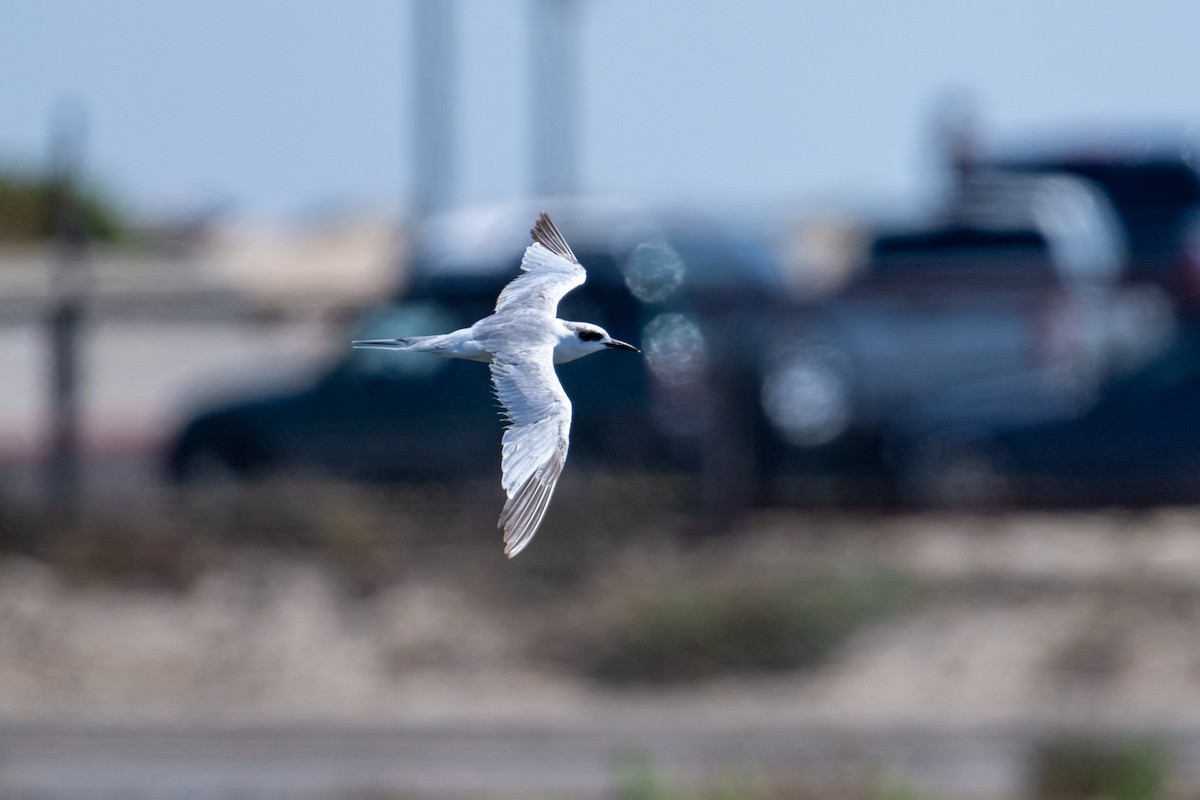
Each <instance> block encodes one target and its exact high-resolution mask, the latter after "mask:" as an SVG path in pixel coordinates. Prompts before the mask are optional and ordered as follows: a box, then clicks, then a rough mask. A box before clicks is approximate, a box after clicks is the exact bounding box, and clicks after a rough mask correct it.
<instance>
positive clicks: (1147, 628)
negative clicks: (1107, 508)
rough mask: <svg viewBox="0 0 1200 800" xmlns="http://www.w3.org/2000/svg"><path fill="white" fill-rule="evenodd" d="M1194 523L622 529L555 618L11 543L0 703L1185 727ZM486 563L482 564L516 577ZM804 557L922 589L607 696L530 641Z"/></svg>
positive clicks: (755, 522)
mask: <svg viewBox="0 0 1200 800" xmlns="http://www.w3.org/2000/svg"><path fill="white" fill-rule="evenodd" d="M1198 530H1200V512H1196V511H1192V510H1161V511H1155V512H1146V513H1140V514H1133V513H1129V512H1113V513H1095V514H1059V515H1053V514H1033V513H1022V514H1012V515H1007V516H1002V517H991V518H979V517H971V516H950V515H929V514H926V515H914V516H904V517H892V518H889V517H869V518H858V517H853V516H834V517H830V516H815V515H811V514H801V513H792V512H772V513H763V514H760V515H758V516H756V517H755V518H753V519H752V520H751V521H750V522H748V523H747V525H746V529H745V532H744V535H743V536H742V537H741V538H739V539H738V540H737V544H733V543H727V542H723V543H715V544H710V545H706V546H701V547H698V548H695V547H694V548H690V549H681V548H678V547H675V546H673V545H670V544H664V543H663V542H661V541H659V542H656V543H649V544H644V545H639V544H638V543H636V542H634V543H632V544H628V545H627V546H626V547H624V548H623V550H621V551H620V552H615V553H613V554H612V560H613V564H614V567H613V569H612V570H611V571H610V572H608V573H606V574H604V575H601V576H600V577H599V578H596V579H593V580H591V581H589V582H587V583H586V585H584V584H581V586H580V589H579V597H578V598H576V599H574V600H563V599H562V597H561V596H559V597H557V598H551V599H550V600H549V601H547V602H548V603H559V604H562V603H568V604H570V603H574V604H575V606H578V607H579V608H576V610H575V611H572V612H570V613H567V616H566V617H563V616H562V614H557V615H556V613H555V612H553V611H552V610H550V608H549V606H548V605H547V606H546V607H545V610H539V609H540V608H541V606H539V604H538V602H536V601H535V602H529V601H521V602H517V601H511V600H505V599H503V598H501V599H497V595H496V594H495V593H494V592H489V591H485V590H481V589H480V585H479V584H478V582H477V579H478V576H479V575H480V574H481V573H480V572H479V570H478V568H477V567H476V566H470V565H468V566H467V567H464V570H463V573H462V574H458V575H456V574H455V573H454V569H453V565H452V564H450V565H448V564H446V563H440V564H434V565H433V566H430V563H431V562H428V561H425V562H421V564H416V563H414V565H413V566H411V567H408V568H405V569H403V570H401V572H400V573H399V574H398V575H397V576H396V577H394V579H390V580H389V581H387V582H385V583H384V585H382V586H380V587H378V588H377V589H376V590H373V591H371V592H367V593H363V592H360V591H356V590H354V589H353V588H352V587H349V586H348V585H347V584H346V582H345V580H343V579H342V578H340V577H338V576H337V574H336V571H335V570H333V569H331V568H330V566H329V565H328V564H327V563H325V562H323V561H322V560H320V559H317V558H314V557H311V556H306V555H303V554H296V553H291V554H285V553H280V552H270V551H264V550H254V551H247V552H246V553H245V554H243V555H239V556H238V557H237V558H233V559H225V560H222V561H220V563H215V564H214V565H213V566H211V567H206V568H204V569H202V570H200V572H199V574H198V575H197V577H195V579H193V580H191V581H189V582H188V584H187V585H186V586H185V587H183V588H151V587H144V586H141V587H139V586H136V585H133V586H129V585H126V586H121V585H113V584H111V583H105V582H89V581H82V582H80V581H78V580H70V579H68V578H66V577H64V576H63V575H62V574H60V572H59V571H58V570H56V569H55V568H54V567H53V566H51V565H48V564H47V563H45V562H43V561H39V560H36V559H33V558H29V557H24V556H11V557H8V558H5V559H4V560H3V561H0V717H2V718H3V719H6V720H10V721H39V720H40V721H47V720H73V721H84V722H88V721H92V722H94V721H118V722H139V723H140V722H147V721H156V720H157V721H189V720H190V721H205V720H207V721H220V722H238V721H246V722H259V723H261V722H272V721H289V720H292V721H294V720H309V721H325V722H338V723H355V724H359V723H361V724H386V723H389V722H400V721H403V722H412V721H415V720H420V721H462V720H475V721H510V722H512V721H525V722H528V721H531V720H543V721H546V720H549V721H553V720H562V719H579V718H588V717H592V716H593V715H597V714H600V715H603V714H614V713H619V714H624V715H631V717H633V718H638V717H640V716H641V717H644V716H649V717H652V718H655V719H662V718H670V717H671V715H681V718H684V717H686V719H688V720H692V721H708V722H711V723H713V724H736V723H739V722H746V721H754V722H756V723H764V722H770V721H777V722H779V723H787V724H795V723H812V724H826V723H837V724H839V725H851V726H854V725H862V726H881V725H897V724H919V725H964V724H965V725H980V724H1009V723H1022V724H1025V723H1029V724H1052V725H1066V726H1084V727H1087V726H1101V727H1115V728H1121V729H1137V728H1144V729H1150V730H1172V729H1180V730H1190V729H1196V728H1200V636H1197V635H1196V631H1197V630H1198V629H1200V535H1197V531H1198ZM562 533H563V532H561V531H560V532H557V533H556V532H555V531H553V530H551V531H549V532H547V533H546V534H545V536H547V537H549V536H556V535H562ZM495 562H496V563H495V564H490V563H489V564H488V566H487V567H486V569H487V570H503V569H513V568H515V567H513V566H512V565H510V564H508V563H507V562H504V561H503V559H501V558H500V557H499V556H498V555H497V557H496V559H495ZM471 563H472V564H475V563H476V562H471ZM801 565H803V568H804V569H809V570H816V571H818V572H819V571H822V570H828V571H836V570H844V569H847V568H857V567H861V566H864V565H865V566H867V567H870V568H876V567H878V566H880V565H885V566H886V567H887V568H889V569H891V570H894V571H895V572H896V573H898V574H902V575H905V576H908V577H909V578H911V579H913V580H916V581H919V582H921V583H922V584H923V585H925V586H929V587H933V588H932V589H930V590H929V591H928V592H927V593H926V597H925V599H924V600H923V601H922V602H920V603H918V604H916V605H915V606H914V607H912V608H911V609H908V610H907V611H905V612H903V613H898V614H896V615H893V616H889V617H887V618H884V619H882V620H880V621H878V622H877V623H875V624H872V625H868V626H867V627H865V628H864V629H862V630H860V631H859V632H858V633H857V634H855V635H854V636H853V637H852V638H851V640H850V641H849V642H848V643H847V644H846V645H845V646H844V647H842V648H841V649H840V650H839V651H838V653H837V654H836V656H835V657H834V658H833V659H832V660H830V661H829V662H828V663H826V664H825V665H823V666H821V667H819V668H816V669H813V670H805V671H797V672H792V673H783V674H776V675H771V676H769V677H759V678H745V677H741V678H739V677H728V678H722V679H716V680H708V681H703V682H700V683H693V684H685V685H682V686H677V687H672V688H668V689H663V690H651V689H647V688H620V689H616V688H611V687H610V688H605V687H602V686H598V685H597V684H595V683H594V682H592V681H589V680H588V679H586V678H584V677H581V676H580V675H579V674H577V673H576V672H574V671H572V670H571V669H569V668H568V667H566V666H564V665H563V663H561V661H556V660H555V659H553V658H546V657H544V654H545V652H546V648H545V646H544V645H545V641H546V639H547V637H553V636H555V635H558V634H559V633H560V632H561V628H562V626H563V624H564V622H563V620H564V619H567V620H578V621H580V622H579V623H578V624H583V625H586V624H587V620H588V619H589V617H588V615H587V613H586V610H584V611H581V610H580V609H581V608H582V607H584V606H591V607H594V608H598V607H600V606H603V605H604V604H605V603H606V602H607V603H611V602H612V601H613V597H614V596H617V595H620V594H622V593H633V594H636V593H637V592H639V591H644V590H645V587H646V586H647V585H650V584H653V583H654V582H656V581H661V580H672V579H676V578H679V577H680V576H693V577H694V576H696V575H704V574H705V572H706V571H711V573H712V574H714V575H716V574H721V575H723V576H726V577H727V576H728V575H730V574H739V575H743V576H750V577H751V579H753V576H755V575H767V574H776V573H778V572H780V571H781V570H783V571H786V570H788V569H790V568H791V567H793V566H795V567H796V568H797V569H800V568H801ZM543 623H544V624H543ZM568 624H570V623H568ZM551 649H552V648H551ZM664 715H666V716H665V717H664Z"/></svg>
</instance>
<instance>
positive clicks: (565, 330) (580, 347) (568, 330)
mask: <svg viewBox="0 0 1200 800" xmlns="http://www.w3.org/2000/svg"><path fill="white" fill-rule="evenodd" d="M535 324H536V325H537V326H538V327H543V324H544V325H545V326H546V327H548V332H549V333H550V336H551V337H552V339H553V340H554V342H555V344H554V363H555V364H565V363H567V362H568V361H574V360H575V359H577V358H583V357H584V356H586V355H588V354H590V353H595V352H599V351H600V350H603V349H605V348H606V347H609V346H610V345H607V344H599V343H598V342H585V341H583V340H581V339H580V338H579V335H578V333H577V328H575V327H568V326H578V325H582V324H585V323H578V322H575V323H569V322H566V321H564V320H561V319H558V318H554V319H552V320H550V321H549V323H543V322H542V321H540V320H539V321H536V323H535ZM502 329H503V330H502ZM541 332H542V331H540V330H539V331H537V332H536V334H535V335H540V334H541ZM514 333H515V331H514V329H513V325H512V320H511V319H510V318H508V317H502V318H500V319H497V317H496V315H495V314H492V315H491V316H487V317H484V318H483V319H481V320H479V321H478V322H476V323H475V324H474V325H472V326H471V327H469V328H459V329H458V330H456V331H453V332H452V333H443V334H440V335H436V336H410V337H408V339H407V341H408V342H409V344H408V346H407V347H394V348H391V349H395V350H401V349H402V350H409V351H414V352H428V353H436V354H437V355H439V356H445V357H446V358H462V359H466V360H467V361H481V362H483V363H484V364H490V363H492V353H493V352H494V351H493V348H495V347H496V346H497V344H499V345H501V347H502V346H503V343H504V342H505V341H507V340H509V339H511V338H512V336H513V334H514ZM396 341H399V340H396Z"/></svg>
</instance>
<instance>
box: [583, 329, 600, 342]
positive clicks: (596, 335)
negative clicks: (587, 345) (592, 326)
mask: <svg viewBox="0 0 1200 800" xmlns="http://www.w3.org/2000/svg"><path fill="white" fill-rule="evenodd" d="M579 338H580V339H582V340H583V341H585V342H598V341H600V340H601V339H603V338H604V334H603V333H600V331H580V332H579Z"/></svg>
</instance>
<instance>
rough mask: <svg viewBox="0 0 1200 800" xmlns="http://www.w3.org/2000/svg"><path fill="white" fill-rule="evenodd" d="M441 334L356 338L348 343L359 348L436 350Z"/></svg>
mask: <svg viewBox="0 0 1200 800" xmlns="http://www.w3.org/2000/svg"><path fill="white" fill-rule="evenodd" d="M441 338H443V337H441V336H404V337H401V338H399V339H358V340H356V341H353V342H351V343H350V344H351V345H353V346H354V347H356V348H358V349H360V350H414V351H417V352H421V351H430V350H437V349H438V343H437V341H436V340H438V339H441Z"/></svg>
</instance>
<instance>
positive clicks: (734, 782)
mask: <svg viewBox="0 0 1200 800" xmlns="http://www.w3.org/2000/svg"><path fill="white" fill-rule="evenodd" d="M847 778H848V780H847V782H846V784H845V785H840V786H836V785H835V786H828V785H825V786H818V785H803V784H797V783H795V782H794V781H790V782H786V781H785V782H780V781H771V780H768V779H767V778H766V777H765V776H764V775H763V774H761V773H760V772H759V771H756V770H753V769H728V770H725V771H723V772H720V773H719V774H718V776H717V777H716V778H715V779H713V780H712V781H711V782H710V783H709V784H707V785H705V786H702V787H693V788H685V787H683V786H681V785H679V784H678V783H677V782H673V781H671V780H669V779H668V778H666V777H664V776H663V775H662V773H661V771H660V770H658V769H656V768H655V766H654V764H653V762H652V761H651V759H650V758H649V757H648V756H647V755H646V754H645V753H639V752H628V753H622V754H620V757H619V758H618V759H617V762H616V775H615V783H616V796H617V798H619V800H827V798H831V797H835V798H842V799H843V800H922V799H923V798H924V797H925V795H923V794H921V793H920V792H917V791H915V790H914V789H912V788H911V787H909V786H908V784H907V783H905V782H903V781H900V780H898V779H896V778H895V777H890V778H886V779H883V780H881V779H880V778H879V776H872V775H869V774H868V775H864V776H860V777H858V778H857V779H855V778H853V777H850V776H847Z"/></svg>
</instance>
